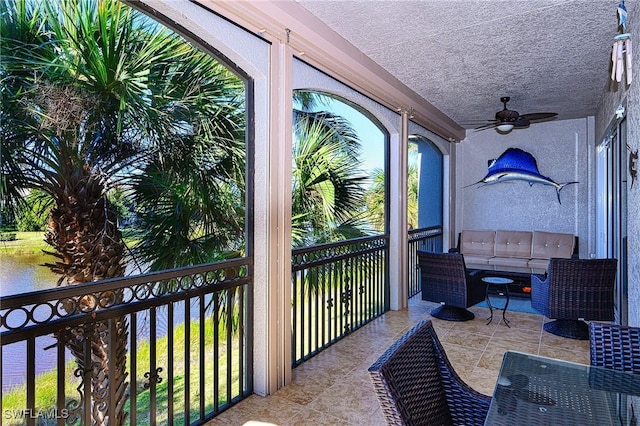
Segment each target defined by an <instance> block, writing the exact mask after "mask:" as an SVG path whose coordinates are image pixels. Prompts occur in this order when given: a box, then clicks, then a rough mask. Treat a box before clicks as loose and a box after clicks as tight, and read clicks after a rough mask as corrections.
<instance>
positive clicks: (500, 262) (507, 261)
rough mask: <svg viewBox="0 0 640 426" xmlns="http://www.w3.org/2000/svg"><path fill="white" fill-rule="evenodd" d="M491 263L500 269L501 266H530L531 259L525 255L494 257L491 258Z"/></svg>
mask: <svg viewBox="0 0 640 426" xmlns="http://www.w3.org/2000/svg"><path fill="white" fill-rule="evenodd" d="M489 265H493V266H494V267H495V269H496V270H498V271H499V270H500V268H528V267H529V259H526V258H524V257H492V258H491V259H489ZM505 270H506V269H505Z"/></svg>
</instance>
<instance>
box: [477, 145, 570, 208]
mask: <svg viewBox="0 0 640 426" xmlns="http://www.w3.org/2000/svg"><path fill="white" fill-rule="evenodd" d="M512 180H523V181H525V182H528V183H529V185H530V186H532V185H533V184H534V183H539V184H542V185H549V186H553V187H554V188H555V189H556V195H557V197H558V203H562V202H561V201H560V191H561V190H562V188H564V187H565V186H567V185H571V184H574V183H578V182H566V183H557V182H555V181H554V180H553V179H551V178H548V177H546V176H542V175H541V174H540V172H539V171H538V163H537V162H536V159H535V158H534V157H533V155H531V154H530V153H528V152H526V151H523V150H521V149H518V148H509V149H507V150H506V151H505V152H503V153H502V155H500V157H498V158H496V159H494V160H491V161H489V171H488V172H487V175H486V176H485V177H484V178H482V180H479V181H478V182H476V183H474V184H472V185H469V186H473V185H477V184H482V185H480V186H484V185H491V184H494V183H500V182H507V181H512Z"/></svg>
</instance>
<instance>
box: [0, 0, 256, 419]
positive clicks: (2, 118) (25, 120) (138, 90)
mask: <svg viewBox="0 0 640 426" xmlns="http://www.w3.org/2000/svg"><path fill="white" fill-rule="evenodd" d="M2 8H3V10H4V13H2V15H1V18H0V19H1V20H0V38H1V39H2V43H3V46H2V53H1V55H2V56H1V57H0V81H1V85H0V91H1V92H0V95H1V98H2V100H1V102H2V110H1V111H0V137H1V138H2V151H0V199H1V200H2V202H3V203H4V205H3V206H0V207H2V209H5V208H6V209H15V208H17V207H18V206H19V204H20V200H21V199H22V197H21V195H22V194H23V193H24V191H25V190H40V191H42V192H44V193H46V194H48V195H49V196H51V197H52V199H53V207H52V209H51V212H50V215H49V219H48V227H47V231H46V236H45V239H46V242H47V243H48V244H49V245H50V246H51V247H52V250H51V251H50V253H51V254H52V255H53V256H55V258H56V261H55V262H53V263H50V264H49V265H48V266H49V267H50V268H51V269H52V270H53V271H54V272H56V273H58V274H60V279H59V280H58V284H59V285H74V284H79V283H84V282H91V281H97V280H102V279H106V278H112V277H119V276H122V275H123V274H124V273H125V260H126V259H125V245H124V243H123V240H122V234H121V231H120V229H119V228H118V223H117V214H116V211H115V209H114V206H113V204H112V203H111V202H110V200H109V197H108V194H109V192H110V190H111V189H112V188H115V187H116V186H117V185H123V184H128V185H131V187H132V188H133V187H134V186H136V185H137V187H138V189H137V190H135V191H133V193H134V194H135V195H136V196H138V197H139V201H137V202H136V203H137V204H136V205H137V206H138V207H139V209H140V213H141V216H142V217H143V218H145V219H148V218H150V216H149V215H148V214H147V213H148V212H149V210H150V209H149V208H148V207H149V206H150V205H151V204H150V203H151V202H152V198H153V196H154V194H157V190H156V188H154V187H153V183H154V182H157V181H158V180H160V179H164V180H165V181H166V182H168V185H167V186H165V187H164V188H165V189H168V191H169V195H168V196H167V198H171V197H173V198H174V199H175V194H176V193H181V194H183V195H185V194H186V195H188V196H189V197H191V199H192V200H194V201H193V202H194V203H195V205H197V206H199V207H203V206H207V205H208V204H210V202H211V199H207V198H206V196H205V195H202V194H197V191H198V190H199V189H201V188H202V187H203V185H205V183H204V182H203V179H205V177H204V176H202V174H198V173H196V170H197V167H200V166H202V165H205V166H206V170H207V171H210V172H213V173H218V175H217V181H216V182H217V183H218V184H219V187H220V188H216V190H215V191H214V190H212V191H211V192H210V193H209V194H208V195H209V196H218V195H220V194H222V195H224V196H226V197H228V198H229V199H230V201H228V203H227V205H233V206H234V207H236V208H237V203H238V200H240V203H243V202H244V198H243V196H244V163H245V159H244V152H243V144H244V134H243V131H244V130H243V125H242V123H243V120H244V103H243V99H244V97H243V85H242V83H241V82H240V81H239V79H237V78H236V77H235V76H234V75H233V74H232V73H230V72H229V71H228V70H227V69H226V68H225V67H223V66H222V65H221V64H219V63H218V62H217V61H216V60H214V59H213V58H212V57H210V56H208V55H206V54H204V53H203V52H201V51H199V50H197V49H194V48H193V46H191V45H190V44H189V43H187V42H186V41H185V40H184V39H183V38H181V37H180V36H178V35H177V34H175V33H173V32H171V31H169V30H167V29H166V28H164V27H162V26H161V25H159V24H157V23H155V22H154V21H152V20H150V19H148V18H146V17H144V15H142V14H140V13H138V12H136V11H133V10H132V9H131V8H129V7H128V6H126V5H124V4H122V3H120V2H118V1H115V0H101V1H97V2H96V1H94V0H59V1H58V2H37V1H29V0H15V1H12V0H2ZM185 152H190V153H192V155H191V156H190V157H184V156H182V157H179V156H180V155H183V154H184V153H185ZM177 158H181V160H189V161H190V162H188V161H182V162H181V161H177ZM196 160H197V161H198V162H197V163H196V164H194V162H193V161H196ZM184 170H192V171H194V172H193V173H192V174H191V175H190V176H188V178H187V177H184V175H183V174H182V172H184ZM178 177H182V178H183V181H182V182H180V183H176V179H177V178H178ZM189 178H190V179H189ZM209 181H210V180H209ZM225 184H226V185H228V186H225V187H224V188H222V187H223V186H224V185H225ZM218 189H219V190H218ZM154 191H155V192H154ZM207 213H210V215H215V214H218V213H220V212H219V211H211V212H207ZM227 215H228V213H225V215H223V216H227ZM181 218H182V219H183V220H182V221H175V222H174V223H173V224H165V225H164V228H163V229H164V232H169V233H172V232H173V233H175V235H179V236H180V237H181V239H179V240H180V241H181V242H182V243H183V245H184V246H186V247H189V246H190V244H191V243H192V241H193V240H194V239H201V238H203V235H205V234H207V233H209V232H211V231H212V230H215V229H218V228H217V225H214V224H212V222H210V220H212V219H211V218H210V217H207V218H206V219H202V220H200V219H201V216H200V215H199V214H198V213H194V212H193V211H192V212H191V213H190V214H189V215H185V216H181ZM151 219H152V220H158V221H162V220H163V217H160V218H159V219H158V217H152V218H151ZM203 224H206V225H203ZM243 225H244V224H243V223H242V225H240V224H239V223H237V222H233V221H230V223H226V224H225V225H224V227H226V228H225V229H234V230H235V231H236V232H235V234H234V236H238V235H239V234H240V233H241V231H239V230H238V228H240V229H243ZM178 226H179V227H186V228H191V229H192V231H193V232H191V233H188V234H184V233H179V232H176V229H175V227H178ZM149 229H153V230H154V231H155V229H156V228H151V227H150V228H149ZM162 235H164V234H163V232H158V233H157V234H156V237H158V238H159V237H160V236H162ZM185 235H186V238H184V237H185ZM176 239H177V238H176ZM143 240H144V244H145V245H147V246H150V247H152V248H151V249H140V250H139V253H141V255H143V256H145V259H146V260H150V259H158V258H159V257H158V256H157V253H156V257H155V258H154V255H153V251H154V249H153V244H154V243H155V244H156V246H155V247H156V248H157V247H158V243H157V239H155V240H154V238H153V236H151V237H149V238H148V239H143ZM213 241H214V243H219V244H220V245H222V246H225V245H226V246H230V245H232V244H231V243H230V242H229V241H228V240H223V241H218V240H216V239H215V238H214V239H213ZM208 248H209V249H210V251H213V249H211V245H209V246H208ZM163 252H164V253H166V252H167V250H166V249H163ZM175 253H176V256H177V257H179V256H187V257H188V256H189V255H190V254H191V253H192V252H191V251H190V250H188V249H183V250H178V251H176V252H175ZM151 263H152V264H153V262H151ZM181 263H184V260H176V258H173V259H170V261H166V260H163V261H158V262H157V264H155V266H156V267H159V268H162V267H165V266H166V265H167V264H172V265H176V264H181ZM121 300H122V293H121V292H115V293H114V294H113V295H112V297H110V298H109V303H108V305H105V306H82V308H83V309H87V310H92V309H98V308H101V307H103V308H104V307H108V306H111V305H115V304H118V303H120V301H121ZM78 303H79V304H80V305H82V303H91V302H87V300H86V299H82V300H80V301H79V302H78ZM67 308H68V309H78V307H77V306H76V307H75V308H72V307H70V306H67ZM113 326H114V327H113V329H115V332H116V334H117V339H111V340H114V341H115V342H116V343H115V345H116V347H109V343H108V342H109V338H108V336H107V335H108V333H107V332H108V327H107V324H105V323H96V324H94V325H93V326H89V325H84V326H83V327H82V330H80V328H78V329H74V330H67V331H65V332H62V333H60V335H59V336H58V338H59V339H62V340H63V341H64V342H65V344H66V345H67V346H68V347H69V348H70V349H71V351H72V352H73V353H74V355H75V356H76V360H77V362H78V364H79V367H80V368H81V370H82V371H90V374H91V378H90V382H91V383H90V384H87V383H85V385H86V386H88V387H87V389H90V393H91V398H92V402H93V404H92V413H91V415H92V417H93V421H94V422H95V423H97V424H102V423H106V422H107V421H109V418H111V421H113V418H115V423H118V424H122V423H123V421H124V413H123V411H122V408H120V409H119V411H118V412H115V413H110V412H107V411H106V410H107V408H106V407H107V405H106V404H105V405H103V404H102V402H104V398H105V395H108V393H105V392H103V391H104V390H105V389H106V386H107V385H108V386H109V387H111V388H113V387H115V389H116V395H117V398H118V401H121V400H122V399H123V398H124V397H125V388H126V385H125V379H126V372H125V356H126V337H127V328H128V326H127V321H126V318H125V317H120V318H117V319H116V320H115V321H114V323H113ZM78 336H80V337H82V339H79V338H78ZM105 336H107V337H105ZM83 339H84V341H86V342H88V344H90V346H91V348H92V359H91V360H85V359H84V356H83V353H82V351H83V343H82V340H83ZM110 352H111V353H113V354H118V357H116V359H111V360H109V358H108V355H107V354H108V353H110ZM109 362H112V363H114V365H115V368H114V371H115V377H109V369H108V364H109ZM89 363H91V364H92V365H93V364H95V363H97V364H99V365H100V366H101V367H100V368H99V369H95V368H88V366H89ZM86 397H89V396H86ZM116 406H118V407H123V404H120V403H116Z"/></svg>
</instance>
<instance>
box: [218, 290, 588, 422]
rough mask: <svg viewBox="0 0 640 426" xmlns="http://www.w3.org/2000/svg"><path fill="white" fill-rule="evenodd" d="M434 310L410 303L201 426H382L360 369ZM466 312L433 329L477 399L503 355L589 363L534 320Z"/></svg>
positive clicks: (582, 348)
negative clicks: (279, 385) (465, 317)
mask: <svg viewBox="0 0 640 426" xmlns="http://www.w3.org/2000/svg"><path fill="white" fill-rule="evenodd" d="M434 306H435V305H434V304H433V303H431V302H425V301H423V300H421V299H420V296H419V295H418V296H416V297H413V298H412V299H411V300H410V302H409V308H408V309H406V310H402V311H390V312H387V313H385V314H384V315H382V316H381V317H379V318H377V319H375V320H373V321H372V322H370V323H369V324H367V325H365V326H363V327H362V328H360V329H359V330H357V331H355V332H354V333H353V334H351V335H349V336H347V337H346V338H344V339H342V340H341V341H339V342H337V343H336V344H334V345H333V346H331V347H330V348H328V349H326V350H324V351H323V352H321V353H319V354H318V355H316V356H315V357H313V358H312V359H310V360H308V361H307V362H305V363H304V364H302V365H300V366H298V367H297V368H296V369H294V370H293V380H292V382H291V384H289V385H288V386H286V387H284V388H283V389H281V390H279V391H278V392H276V393H275V394H274V395H271V396H268V397H260V396H258V395H252V396H250V397H249V398H247V399H246V400H244V401H242V402H240V403H238V404H237V405H235V406H233V407H231V408H230V409H229V410H227V411H225V412H223V413H221V414H220V415H218V417H216V418H215V419H213V420H212V421H210V422H209V423H207V424H208V425H244V424H277V425H296V424H317V425H321V424H327V425H329V424H330V425H349V424H354V425H355V424H358V425H360V424H370V425H383V424H384V419H383V418H382V414H381V413H380V409H379V406H378V402H377V400H376V396H375V394H374V392H373V387H372V385H371V383H370V381H369V376H368V372H367V369H368V367H369V366H370V365H371V364H372V363H373V362H374V360H375V359H376V358H377V357H378V356H380V355H381V354H382V353H383V352H384V351H385V349H387V347H389V346H390V345H391V343H392V342H393V341H394V340H396V339H397V338H399V337H400V336H401V335H402V334H403V333H404V332H406V331H407V330H408V329H409V328H410V327H411V326H412V325H413V324H415V323H417V322H418V321H420V320H422V319H425V318H430V315H429V311H430V310H431V309H432V308H433V307H434ZM471 311H473V312H474V313H475V314H476V318H475V319H474V320H472V321H468V322H447V321H442V320H438V319H435V318H434V319H433V321H434V325H435V327H436V330H437V332H438V335H439V336H440V339H441V341H442V343H443V346H444V347H445V350H446V351H447V355H448V356H449V359H450V361H451V362H452V364H453V366H454V367H455V369H456V371H457V372H458V374H460V376H461V377H462V378H463V379H464V380H465V381H466V382H467V383H468V384H469V385H471V386H472V387H473V388H474V389H476V390H478V391H480V392H482V393H485V394H491V393H492V392H493V387H494V384H495V382H496V379H497V375H498V371H499V369H500V363H501V361H502V355H503V354H504V352H505V351H507V350H518V351H522V352H528V353H533V354H539V355H544V356H550V357H554V358H560V359H566V360H570V361H574V362H581V363H585V364H588V363H589V342H588V341H579V340H572V339H565V338H561V337H557V336H554V335H551V334H549V333H545V332H544V331H542V324H543V321H544V317H542V316H541V315H533V314H525V313H518V312H508V313H507V317H508V318H509V319H510V321H511V322H510V324H511V328H507V327H505V326H504V325H503V324H497V323H496V322H495V321H494V322H493V323H492V324H490V325H486V324H485V323H486V321H485V320H484V318H486V317H487V315H488V310H487V309H486V308H477V307H474V308H471Z"/></svg>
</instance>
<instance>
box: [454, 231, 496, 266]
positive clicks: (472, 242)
mask: <svg viewBox="0 0 640 426" xmlns="http://www.w3.org/2000/svg"><path fill="white" fill-rule="evenodd" d="M495 236H496V231H490V230H463V231H462V233H461V234H460V253H462V254H464V255H465V258H466V257H467V256H468V255H479V256H493V255H494V239H495ZM469 260H470V259H468V261H469ZM474 263H475V262H474Z"/></svg>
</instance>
